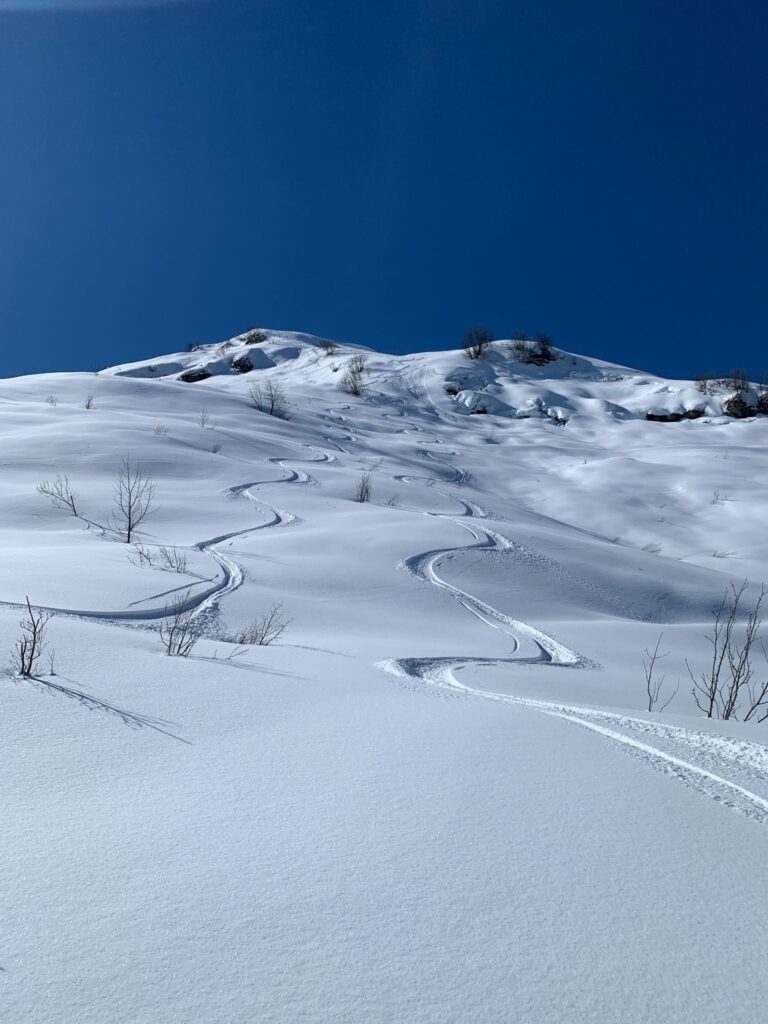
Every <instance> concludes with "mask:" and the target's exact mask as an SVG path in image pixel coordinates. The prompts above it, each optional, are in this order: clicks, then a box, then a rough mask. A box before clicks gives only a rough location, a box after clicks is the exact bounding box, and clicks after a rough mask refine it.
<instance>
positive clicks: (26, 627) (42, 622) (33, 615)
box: [11, 597, 53, 679]
mask: <svg viewBox="0 0 768 1024" xmlns="http://www.w3.org/2000/svg"><path fill="white" fill-rule="evenodd" d="M26 602H27V614H26V617H25V618H23V619H22V620H21V622H20V623H19V626H20V627H21V636H20V637H19V639H18V640H17V641H16V647H15V649H14V651H13V654H12V655H11V669H12V670H13V671H14V672H15V673H16V675H18V676H22V677H23V678H24V679H31V678H32V677H33V676H35V675H36V674H37V666H38V664H39V661H40V658H41V657H42V656H43V654H44V653H45V650H46V648H47V646H48V643H47V640H46V637H45V631H46V627H47V625H48V623H49V622H50V620H51V612H46V611H42V610H41V609H39V608H38V609H34V608H33V607H32V605H31V604H30V603H29V598H28V597H27V598H26ZM50 664H51V666H53V656H52V655H51V657H50Z"/></svg>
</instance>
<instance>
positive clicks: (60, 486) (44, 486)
mask: <svg viewBox="0 0 768 1024" xmlns="http://www.w3.org/2000/svg"><path fill="white" fill-rule="evenodd" d="M37 493H38V494H42V495H43V497H45V498H49V499H50V502H51V504H52V505H53V507H54V508H58V509H64V510H65V511H67V512H71V513H72V515H73V516H76V515H77V514H78V512H77V499H78V494H77V491H74V490H73V489H72V485H71V484H70V482H69V477H68V476H67V475H66V474H65V475H64V476H62V475H61V473H57V474H56V476H55V477H54V479H53V480H42V481H41V482H40V483H39V484H38V485H37Z"/></svg>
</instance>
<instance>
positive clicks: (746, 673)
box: [686, 580, 768, 722]
mask: <svg viewBox="0 0 768 1024" xmlns="http://www.w3.org/2000/svg"><path fill="white" fill-rule="evenodd" d="M747 586H748V582H747V581H746V580H745V581H744V582H743V583H742V584H741V586H740V587H737V586H736V584H735V583H731V584H730V585H729V587H728V589H726V591H725V594H724V595H723V599H722V601H721V602H720V606H719V608H718V609H717V610H716V611H715V613H714V622H713V625H712V629H711V631H710V633H709V634H708V635H707V637H706V639H707V642H708V643H709V644H710V646H711V648H712V660H711V662H710V665H709V667H708V668H707V669H706V670H705V671H704V672H702V673H701V674H700V675H699V676H698V677H697V676H695V675H694V674H693V671H692V670H691V667H690V665H689V664H688V662H687V661H686V666H687V668H688V674H689V675H690V677H691V681H692V683H693V690H692V693H693V698H694V700H695V701H696V706H697V707H698V708H699V709H700V710H701V711H703V712H704V714H705V715H706V716H707V718H722V719H724V720H726V721H727V720H728V719H729V718H734V719H737V718H738V717H739V712H741V711H742V707H743V713H742V716H741V717H742V719H743V721H745V722H748V721H750V720H751V719H754V721H756V722H763V721H765V719H766V718H768V673H767V674H766V679H765V680H764V681H762V682H755V681H754V666H753V663H752V654H753V649H754V648H755V645H756V644H759V646H760V649H761V650H762V653H763V657H764V659H766V660H767V661H768V658H766V653H765V648H764V647H763V645H762V642H761V641H760V627H761V625H762V620H761V618H760V610H761V606H762V603H763V600H764V598H765V594H766V591H765V587H761V589H760V594H759V596H758V598H757V600H756V601H755V603H754V605H753V607H752V608H751V609H750V611H749V612H748V613H747V619H746V623H745V626H744V631H743V635H737V634H736V627H737V622H738V617H739V608H740V605H741V602H742V598H743V596H744V592H745V590H746V589H747Z"/></svg>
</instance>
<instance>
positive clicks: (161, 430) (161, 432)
mask: <svg viewBox="0 0 768 1024" xmlns="http://www.w3.org/2000/svg"><path fill="white" fill-rule="evenodd" d="M169 429H170V428H169V427H166V426H165V424H164V423H158V424H157V425H156V426H155V434H156V435H157V436H158V437H165V435H166V434H167V433H168V431H169Z"/></svg>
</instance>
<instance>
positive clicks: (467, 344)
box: [461, 326, 493, 359]
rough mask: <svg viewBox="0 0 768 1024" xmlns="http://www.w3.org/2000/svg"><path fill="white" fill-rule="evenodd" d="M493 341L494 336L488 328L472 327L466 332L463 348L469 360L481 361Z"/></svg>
mask: <svg viewBox="0 0 768 1024" xmlns="http://www.w3.org/2000/svg"><path fill="white" fill-rule="evenodd" d="M492 341H493V335H492V334H491V332H490V331H489V330H488V329H487V328H486V327H479V326H475V327H470V328H469V329H468V330H466V331H465V332H464V337H463V338H462V342H461V343H462V346H463V348H464V351H465V353H466V354H467V357H468V358H469V359H480V357H481V356H482V355H483V353H484V352H486V351H487V350H488V348H489V346H490V344H491V342H492Z"/></svg>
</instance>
